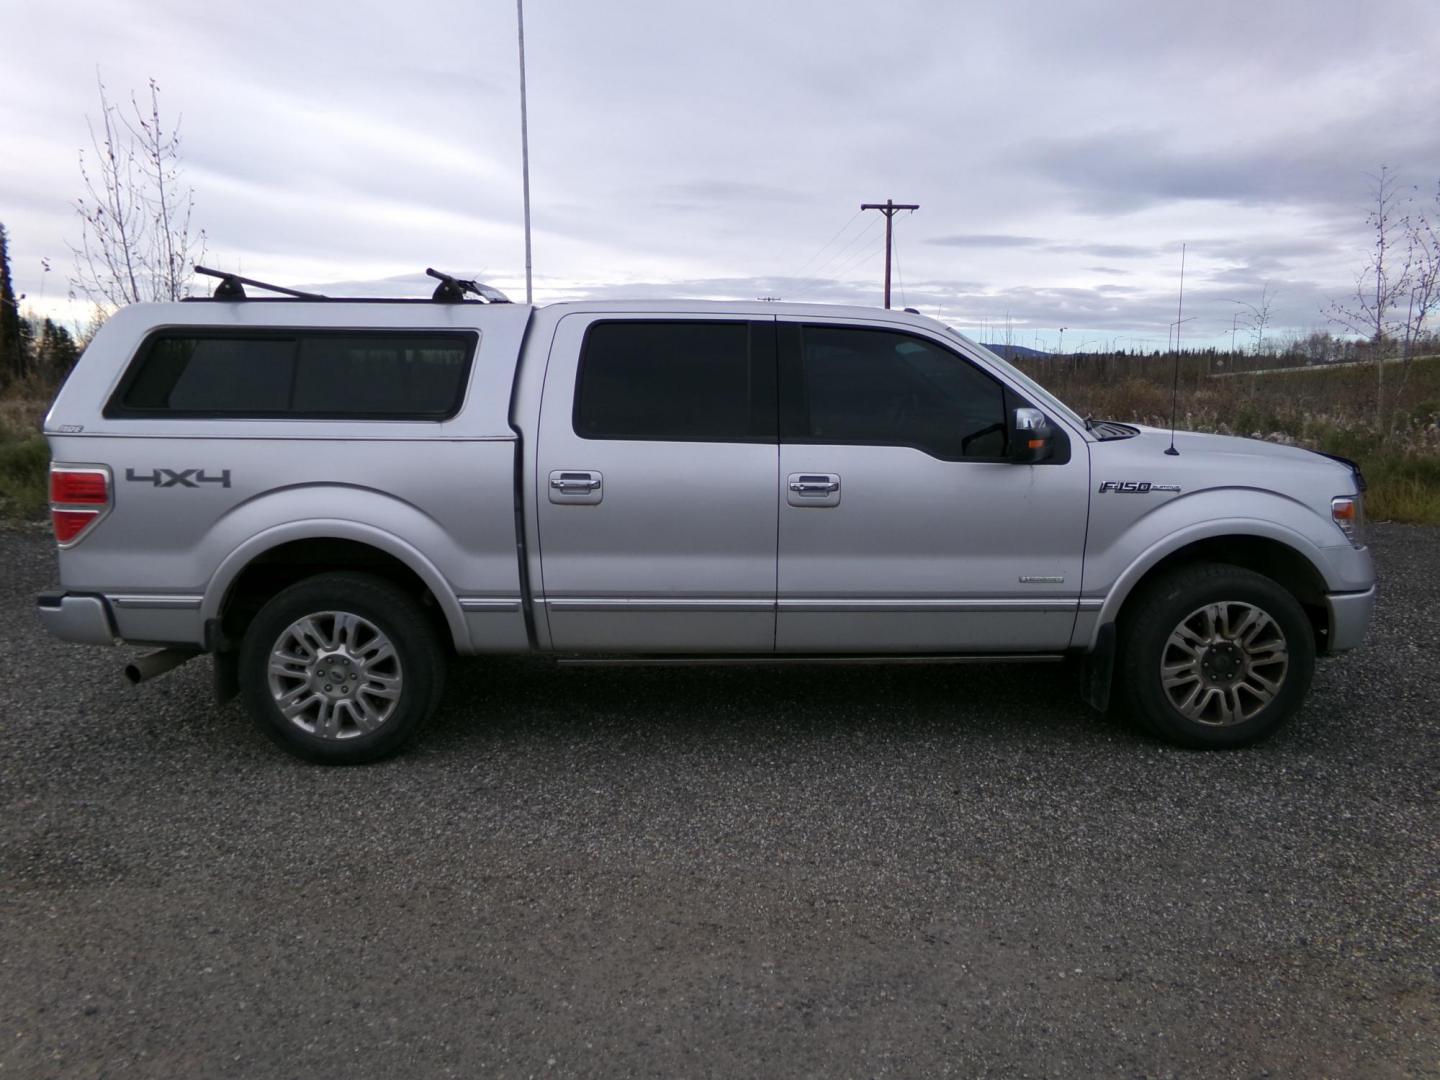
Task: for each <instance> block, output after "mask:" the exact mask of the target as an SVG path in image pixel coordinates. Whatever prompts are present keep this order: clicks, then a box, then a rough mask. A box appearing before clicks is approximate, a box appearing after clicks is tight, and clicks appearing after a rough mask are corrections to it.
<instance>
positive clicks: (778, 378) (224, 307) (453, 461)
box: [38, 282, 1375, 763]
mask: <svg viewBox="0 0 1440 1080" xmlns="http://www.w3.org/2000/svg"><path fill="white" fill-rule="evenodd" d="M467 284H468V283H467ZM227 285H228V286H230V287H229V288H227V287H225V286H227ZM217 293H218V295H217V297H216V298H214V299H206V300H199V301H192V302H183V303H175V304H139V305H135V306H133V307H127V308H124V309H122V310H120V311H119V312H117V313H116V314H115V315H114V316H112V317H111V318H110V320H109V321H108V322H107V323H106V324H105V326H104V327H103V329H102V330H101V331H100V332H99V334H98V335H97V336H96V338H95V340H94V342H93V343H92V344H91V345H90V347H89V348H88V349H87V350H86V352H85V354H84V356H83V357H82V359H81V361H80V363H79V364H78V366H77V367H76V369H75V371H74V373H73V374H72V375H71V377H70V379H69V380H68V382H67V383H66V384H65V386H64V388H63V390H62V391H61V393H60V395H59V396H58V398H57V399H56V401H55V403H54V406H53V408H52V409H51V410H50V413H49V415H48V417H47V418H46V422H45V433H46V435H47V437H48V439H49V443H50V447H51V451H52V456H53V464H52V466H51V498H52V517H53V522H54V529H55V535H56V540H57V542H58V544H59V549H60V550H59V562H60V588H59V589H57V590H56V591H52V592H47V593H45V594H43V595H41V596H40V597H39V600H38V610H39V615H40V619H41V621H42V623H43V624H44V626H45V627H46V628H47V629H48V630H49V631H50V632H51V633H52V634H54V635H56V636H57V637H59V638H62V639H64V640H66V641H71V642H85V643H90V644H96V645H112V644H117V643H121V642H128V643H149V644H154V645H157V646H160V647H161V648H160V651H158V652H156V653H153V654H151V655H148V656H145V657H143V658H141V659H139V660H137V661H136V662H135V663H133V664H131V665H130V667H129V669H128V671H129V674H130V677H131V678H132V679H134V680H137V681H138V680H139V679H141V678H145V677H149V676H150V675H154V674H158V673H160V672H162V671H164V670H167V669H168V668H170V667H173V666H174V665H175V664H177V663H179V662H182V661H184V660H187V659H189V658H191V657H193V656H196V655H199V654H202V653H210V654H212V655H213V657H214V661H215V671H216V686H217V690H218V692H219V693H220V694H221V696H222V697H225V696H230V695H234V694H235V693H240V694H241V695H243V698H244V700H245V702H246V704H247V706H248V708H249V711H250V712H251V713H252V715H253V716H254V717H255V719H256V720H257V722H258V723H259V724H260V726H261V727H262V728H263V729H264V730H265V731H266V733H267V734H269V735H270V736H271V737H272V738H273V739H275V741H276V742H278V743H279V744H280V745H281V746H283V747H285V748H286V749H288V750H290V751H292V752H294V753H296V754H298V755H300V756H302V757H304V758H307V759H309V760H313V761H319V762H336V763H340V762H359V761H365V760H371V759H374V758H378V757H381V756H383V755H385V754H388V753H391V752H393V751H394V750H396V749H397V748H398V747H400V745H401V744H402V743H404V742H405V741H406V740H407V739H408V738H410V737H411V736H412V735H413V734H414V733H415V732H416V731H417V729H419V728H420V727H421V725H422V724H423V723H424V721H425V720H426V719H427V717H429V716H430V714H431V713H432V712H433V711H434V710H435V708H436V706H437V704H438V703H439V701H440V698H441V693H442V687H443V681H444V670H445V666H446V662H447V658H448V657H449V656H450V655H452V654H461V655H475V654H485V653H547V654H553V655H555V656H557V657H558V658H560V659H562V660H572V661H573V660H578V661H582V662H587V663H594V662H616V663H639V662H647V663H650V662H653V663H666V662H671V663H673V662H694V661H696V660H703V661H707V662H719V663H734V662H745V663H779V662H785V663H797V662H800V663H813V662H820V661H825V662H833V661H835V660H837V659H839V660H846V661H853V662H857V663H874V662H885V661H902V660H903V661H915V660H927V661H934V662H937V663H938V662H956V661H966V660H982V661H999V660H1025V661H1043V660H1059V659H1062V658H1064V657H1067V656H1076V657H1080V658H1082V659H1083V665H1082V678H1081V685H1082V687H1083V693H1084V695H1085V697H1086V699H1087V700H1089V701H1090V702H1091V703H1092V704H1093V705H1095V706H1097V707H1099V708H1105V707H1107V706H1108V705H1109V704H1110V702H1111V697H1112V687H1113V690H1114V695H1113V696H1114V698H1115V704H1117V705H1119V706H1121V707H1123V708H1124V709H1125V710H1126V711H1127V712H1128V713H1130V714H1131V715H1133V716H1134V717H1136V718H1138V719H1139V720H1140V721H1142V722H1143V723H1144V724H1145V725H1147V726H1148V727H1149V728H1150V729H1151V730H1152V731H1153V732H1154V733H1156V734H1157V735H1159V736H1161V737H1163V738H1166V739H1168V740H1171V741H1174V742H1177V743H1180V744H1183V745H1188V746H1193V747H1233V746H1240V745H1243V744H1246V743H1250V742H1253V741H1254V740H1256V739H1258V738H1261V737H1263V736H1264V735H1266V734H1268V733H1269V732H1271V731H1272V730H1274V728H1275V727H1276V726H1277V725H1278V724H1280V723H1281V722H1282V721H1283V720H1285V719H1286V718H1287V717H1288V716H1290V715H1291V714H1292V713H1294V712H1295V711H1296V710H1297V708H1298V707H1299V706H1300V704H1301V701H1302V699H1303V698H1304V696H1305V694H1306V692H1307V690H1308V688H1309V684H1310V680H1311V674H1312V671H1313V668H1314V662H1315V658H1316V656H1317V655H1323V654H1331V653H1336V652H1340V651H1342V650H1345V649H1349V648H1352V647H1354V646H1355V645H1357V644H1359V642H1360V640H1361V638H1362V636H1363V634H1364V632H1365V628H1366V624H1367V622H1368V620H1369V618H1370V613H1371V608H1372V605H1373V603H1374V596H1375V590H1374V577H1373V570H1372V566H1371V560H1370V554H1369V551H1368V550H1367V548H1366V546H1365V536H1364V523H1363V498H1362V493H1363V490H1364V482H1363V479H1362V478H1361V475H1360V473H1359V470H1358V469H1357V468H1356V467H1355V466H1354V465H1353V464H1352V463H1350V462H1348V461H1344V460H1341V459H1332V458H1329V457H1326V456H1322V455H1320V454H1317V453H1311V452H1308V451H1304V450H1298V449H1294V448H1289V447H1284V446H1276V445H1271V444H1267V443H1264V442H1258V441H1251V440H1247V439H1235V438H1223V437H1218V436H1209V435H1198V434H1189V433H1180V434H1179V435H1177V436H1175V437H1174V439H1173V447H1172V436H1171V433H1170V432H1166V431H1159V430H1153V429H1147V428H1140V427H1134V426H1131V425H1128V424H1121V423H1114V422H1100V421H1093V420H1086V419H1083V418H1081V417H1080V416H1078V415H1076V414H1075V413H1074V412H1073V411H1071V410H1070V409H1069V408H1067V407H1066V406H1065V405H1064V404H1062V403H1061V402H1060V401H1058V400H1056V399H1055V398H1054V397H1053V396H1051V395H1050V394H1049V393H1047V392H1046V391H1045V390H1044V389H1043V388H1042V387H1040V386H1039V385H1037V384H1036V383H1035V382H1033V381H1032V380H1030V379H1029V378H1027V377H1026V376H1025V375H1023V374H1022V373H1021V372H1019V371H1017V370H1016V369H1015V368H1013V367H1011V366H1010V365H1009V364H1007V363H1005V362H1004V361H1003V360H1001V359H1000V358H998V357H997V356H995V355H994V354H992V353H990V352H989V351H987V350H986V349H984V348H983V347H981V346H979V345H977V344H976V343H974V342H972V341H970V340H969V339H967V338H965V337H963V336H962V335H960V334H958V333H956V332H955V331H953V330H951V329H949V328H948V327H946V326H944V325H942V324H940V323H938V322H935V321H933V320H931V319H927V318H923V317H921V316H919V315H916V314H913V313H902V312H896V311H882V310H871V309H863V308H844V307H825V306H808V305H789V304H774V303H761V302H756V303H701V302H689V301H674V302H651V301H644V302H633V303H620V302H613V303H571V304H556V305H551V306H548V307H530V306H527V305H521V304H511V303H507V302H502V300H503V298H501V297H499V296H498V294H495V293H493V291H489V290H486V291H485V293H484V295H485V296H486V297H487V298H488V302H481V301H479V300H472V299H468V298H466V299H461V298H460V295H459V290H455V289H452V290H451V291H450V292H449V293H448V294H447V293H445V290H444V288H443V287H442V290H440V291H439V292H437V298H436V299H435V300H417V301H389V302H385V301H374V300H366V301H349V300H327V299H323V298H313V299H311V298H301V299H257V298H246V297H244V296H243V290H242V289H241V288H239V287H238V286H236V285H235V283H234V282H227V283H225V285H222V288H221V289H220V290H217Z"/></svg>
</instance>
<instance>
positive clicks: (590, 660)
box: [555, 653, 1065, 667]
mask: <svg viewBox="0 0 1440 1080" xmlns="http://www.w3.org/2000/svg"><path fill="white" fill-rule="evenodd" d="M1064 659H1065V657H1064V655H1063V654H1061V653H1013V654H1012V653H966V654H965V655H963V656H957V655H953V654H946V653H940V654H937V655H935V656H901V655H898V654H897V655H895V656H873V655H867V656H774V655H763V656H559V657H556V658H555V663H557V664H559V665H561V666H562V667H717V666H726V667H737V666H740V665H755V664H775V665H778V664H1057V663H1059V662H1060V661H1062V660H1064Z"/></svg>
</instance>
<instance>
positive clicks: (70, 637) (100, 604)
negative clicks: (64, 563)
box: [35, 592, 120, 645]
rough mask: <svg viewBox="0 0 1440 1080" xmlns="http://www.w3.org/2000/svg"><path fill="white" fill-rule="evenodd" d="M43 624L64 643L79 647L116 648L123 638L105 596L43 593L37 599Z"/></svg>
mask: <svg viewBox="0 0 1440 1080" xmlns="http://www.w3.org/2000/svg"><path fill="white" fill-rule="evenodd" d="M35 610H36V613H37V614H38V615H39V616H40V625H41V626H43V627H45V629H46V630H47V631H49V633H51V634H52V635H54V636H55V637H57V638H59V639H60V640H61V641H73V642H75V643H76V644H78V645H114V644H116V642H117V641H119V638H120V635H119V634H117V633H116V632H115V620H114V618H113V617H112V615H111V613H110V605H109V604H108V603H107V602H106V600H105V598H104V597H103V596H77V595H74V594H72V593H63V592H44V593H41V594H40V595H39V596H38V597H37V598H36V600H35Z"/></svg>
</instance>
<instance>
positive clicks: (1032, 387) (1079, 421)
mask: <svg viewBox="0 0 1440 1080" xmlns="http://www.w3.org/2000/svg"><path fill="white" fill-rule="evenodd" d="M945 332H946V333H947V334H949V335H950V336H951V337H953V338H954V339H955V340H956V341H959V342H963V343H964V344H965V345H967V346H969V347H970V348H972V349H978V350H979V351H980V352H982V353H984V354H985V359H987V360H989V361H991V362H992V363H995V364H998V365H999V366H1000V367H1002V368H1004V369H1005V374H1006V375H1008V376H1009V377H1010V378H1011V379H1012V380H1013V381H1014V382H1016V383H1017V384H1019V385H1020V386H1022V387H1024V388H1025V390H1027V391H1028V392H1029V393H1030V395H1031V400H1032V402H1033V404H1035V405H1037V406H1038V405H1046V406H1049V407H1050V408H1052V409H1054V410H1055V411H1056V412H1057V413H1059V414H1060V415H1061V416H1063V417H1065V418H1066V419H1067V420H1069V421H1070V423H1072V424H1074V425H1075V426H1076V427H1077V428H1079V429H1080V430H1081V431H1085V430H1087V427H1086V424H1085V418H1084V417H1083V416H1081V415H1080V414H1079V413H1077V412H1076V411H1075V410H1074V409H1072V408H1070V406H1069V405H1066V404H1065V403H1064V402H1063V401H1061V400H1060V399H1059V398H1057V397H1056V396H1055V395H1054V394H1052V393H1050V391H1049V390H1046V389H1045V388H1044V387H1043V386H1041V385H1040V384H1039V383H1038V382H1036V381H1035V380H1034V379H1032V378H1030V376H1029V375H1026V374H1025V373H1024V372H1023V371H1021V370H1020V369H1019V368H1017V367H1016V366H1015V365H1014V364H1012V363H1010V362H1009V361H1007V360H1004V359H1002V358H1001V357H999V356H997V355H996V354H995V353H993V352H991V351H990V350H989V349H987V348H985V346H984V345H981V344H980V343H979V342H975V341H971V340H970V339H969V338H968V337H966V336H965V335H964V334H962V333H960V331H959V330H956V329H954V328H953V327H949V326H947V327H945Z"/></svg>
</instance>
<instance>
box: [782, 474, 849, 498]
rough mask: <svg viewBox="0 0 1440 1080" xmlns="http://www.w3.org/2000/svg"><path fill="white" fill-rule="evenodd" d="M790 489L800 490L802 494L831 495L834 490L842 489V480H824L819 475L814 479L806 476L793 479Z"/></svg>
mask: <svg viewBox="0 0 1440 1080" xmlns="http://www.w3.org/2000/svg"><path fill="white" fill-rule="evenodd" d="M790 490H791V491H798V492H799V493H800V494H801V495H829V494H830V493H831V492H832V491H839V490H840V481H839V480H824V479H821V478H820V477H818V476H817V477H815V478H814V479H811V478H809V477H804V478H802V479H800V480H791V481H790Z"/></svg>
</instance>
